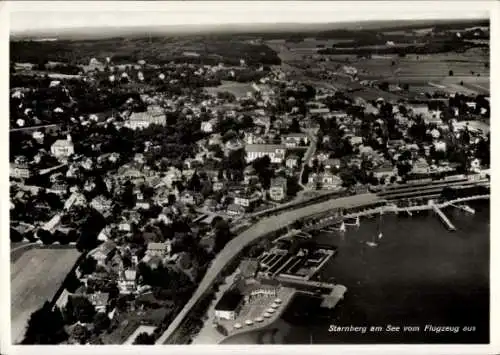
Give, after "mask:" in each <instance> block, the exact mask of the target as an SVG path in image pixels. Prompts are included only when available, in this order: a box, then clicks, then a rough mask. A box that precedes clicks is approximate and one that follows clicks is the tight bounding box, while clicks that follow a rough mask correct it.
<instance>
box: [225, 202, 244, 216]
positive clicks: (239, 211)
mask: <svg viewBox="0 0 500 355" xmlns="http://www.w3.org/2000/svg"><path fill="white" fill-rule="evenodd" d="M226 213H227V214H228V215H229V216H241V215H243V214H244V213H245V207H243V206H240V205H237V204H235V203H232V204H230V205H229V206H227V209H226Z"/></svg>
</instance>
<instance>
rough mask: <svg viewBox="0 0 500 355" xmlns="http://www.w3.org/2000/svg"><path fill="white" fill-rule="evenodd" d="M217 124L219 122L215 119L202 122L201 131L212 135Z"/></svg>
mask: <svg viewBox="0 0 500 355" xmlns="http://www.w3.org/2000/svg"><path fill="white" fill-rule="evenodd" d="M216 124H217V120H216V119H215V118H212V119H211V120H208V121H203V122H201V127H200V129H201V131H202V132H205V133H212V132H213V131H214V129H215V125H216Z"/></svg>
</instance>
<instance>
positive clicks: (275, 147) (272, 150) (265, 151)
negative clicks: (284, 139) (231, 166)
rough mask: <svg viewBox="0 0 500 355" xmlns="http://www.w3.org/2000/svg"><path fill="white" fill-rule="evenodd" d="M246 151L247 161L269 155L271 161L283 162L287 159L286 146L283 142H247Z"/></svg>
mask: <svg viewBox="0 0 500 355" xmlns="http://www.w3.org/2000/svg"><path fill="white" fill-rule="evenodd" d="M245 151H246V153H247V156H246V160H247V163H250V162H252V161H254V160H255V159H258V158H262V157H265V156H266V155H267V156H268V157H269V158H270V159H271V163H274V164H281V163H283V161H284V160H285V153H286V147H285V146H284V145H281V144H247V145H246V146H245Z"/></svg>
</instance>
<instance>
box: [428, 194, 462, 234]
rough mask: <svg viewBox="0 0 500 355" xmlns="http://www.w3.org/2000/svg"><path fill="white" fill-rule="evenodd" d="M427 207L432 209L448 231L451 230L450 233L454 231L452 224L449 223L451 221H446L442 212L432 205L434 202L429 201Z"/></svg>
mask: <svg viewBox="0 0 500 355" xmlns="http://www.w3.org/2000/svg"><path fill="white" fill-rule="evenodd" d="M429 206H431V207H432V209H433V210H434V212H436V214H437V215H438V216H439V217H440V218H441V220H442V221H443V223H444V224H445V225H446V227H448V229H449V230H451V231H454V230H456V228H455V226H454V225H453V223H451V221H450V220H449V219H448V217H446V215H445V214H444V213H443V211H441V210H440V209H439V207H438V206H436V204H435V203H434V201H432V200H430V201H429Z"/></svg>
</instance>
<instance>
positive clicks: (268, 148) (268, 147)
mask: <svg viewBox="0 0 500 355" xmlns="http://www.w3.org/2000/svg"><path fill="white" fill-rule="evenodd" d="M278 149H286V146H284V145H282V144H247V145H246V146H245V150H246V151H247V152H264V153H274V152H276V150H278Z"/></svg>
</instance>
